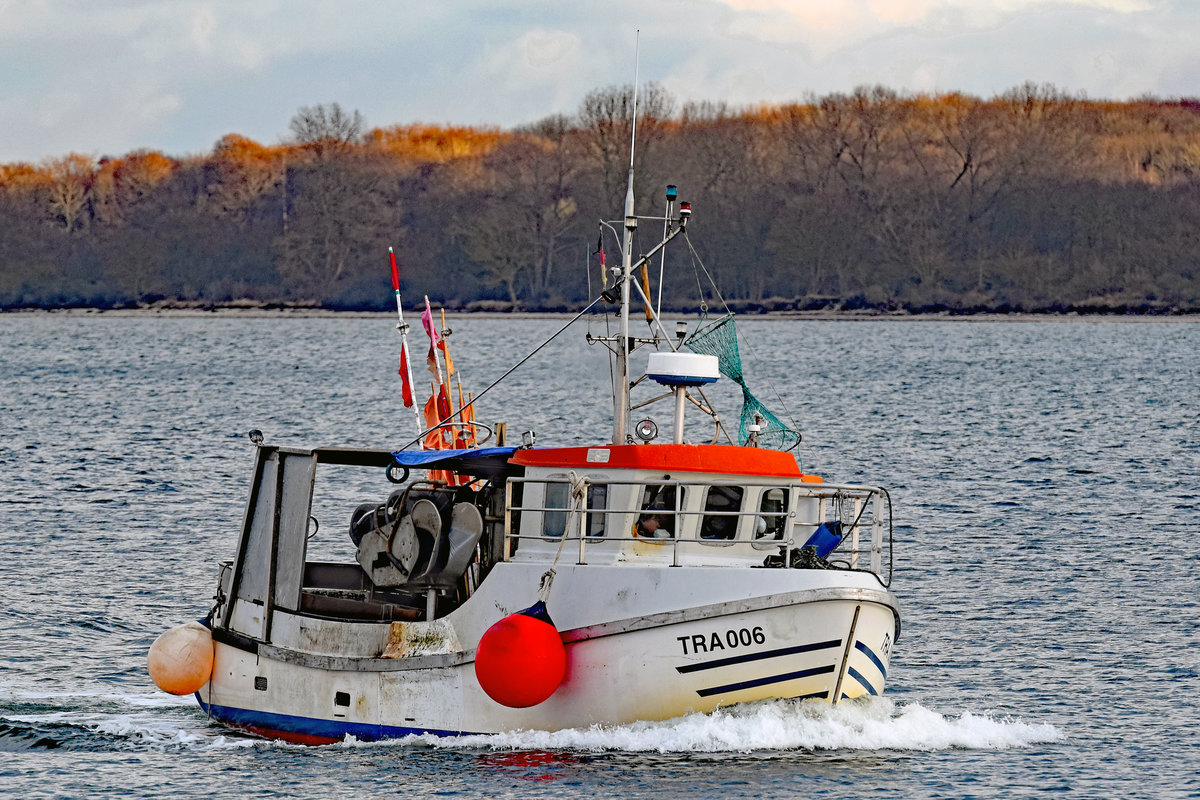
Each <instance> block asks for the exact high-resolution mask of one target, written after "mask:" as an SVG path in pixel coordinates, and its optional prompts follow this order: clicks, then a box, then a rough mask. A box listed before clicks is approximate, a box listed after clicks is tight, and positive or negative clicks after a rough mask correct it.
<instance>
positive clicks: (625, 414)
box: [612, 30, 642, 444]
mask: <svg viewBox="0 0 1200 800" xmlns="http://www.w3.org/2000/svg"><path fill="white" fill-rule="evenodd" d="M641 35H642V32H641V31H640V30H639V31H638V32H637V37H638V38H637V43H636V44H634V50H633V118H632V121H631V124H630V126H629V127H630V129H631V130H630V134H629V181H628V183H627V185H626V188H625V237H624V241H622V242H621V325H620V330H619V331H618V334H619V336H620V337H621V343H620V346H619V347H617V349H616V354H617V358H616V361H617V385H616V391H614V392H613V441H612V443H613V444H625V439H626V436H627V435H628V434H627V433H626V430H627V428H628V426H629V281H630V279H631V277H632V274H633V232H634V231H635V230H636V229H637V217H636V216H634V211H633V154H634V149H635V147H636V146H637V93H638V49H639V48H640V46H641Z"/></svg>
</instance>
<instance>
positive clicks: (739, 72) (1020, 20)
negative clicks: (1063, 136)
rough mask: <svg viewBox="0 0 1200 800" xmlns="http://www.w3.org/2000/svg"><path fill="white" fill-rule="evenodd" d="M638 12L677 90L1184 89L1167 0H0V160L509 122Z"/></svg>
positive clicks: (574, 103)
mask: <svg viewBox="0 0 1200 800" xmlns="http://www.w3.org/2000/svg"><path fill="white" fill-rule="evenodd" d="M635 28H640V29H641V31H642V33H641V79H642V80H643V81H648V80H656V81H659V82H660V83H662V84H663V85H664V86H665V87H666V88H667V89H668V90H670V91H672V92H673V93H675V94H676V95H677V97H678V99H680V100H681V101H687V100H712V101H718V102H721V101H724V102H728V103H730V104H732V105H735V106H736V105H742V104H754V103H758V102H785V101H789V100H796V99H800V98H802V97H803V96H804V95H805V94H806V93H810V92H811V93H816V94H822V93H828V92H833V91H849V90H850V89H852V88H853V87H854V86H855V85H856V84H875V83H879V84H884V85H887V86H890V87H893V88H896V89H899V90H911V91H944V90H962V91H967V92H970V93H975V94H983V95H989V94H994V93H996V92H999V91H1003V90H1004V89H1007V88H1010V87H1012V86H1016V85H1019V84H1021V83H1023V82H1025V81H1027V80H1032V81H1035V82H1039V83H1041V82H1050V83H1054V84H1055V85H1057V86H1059V87H1060V88H1063V89H1065V90H1068V91H1086V92H1087V93H1088V94H1089V95H1092V96H1098V97H1103V96H1113V97H1127V96H1133V95H1138V94H1143V93H1158V94H1182V93H1195V92H1196V91H1197V90H1196V88H1195V87H1196V86H1200V55H1198V53H1200V48H1197V47H1196V42H1195V33H1194V32H1195V31H1197V30H1200V4H1195V3H1191V2H1183V0H1174V1H1172V0H1058V1H1057V2H1048V1H1047V0H793V1H792V2H784V0H654V1H653V2H646V0H610V2H609V3H607V4H605V5H603V6H600V5H596V4H586V3H576V4H571V3H561V2H549V1H548V0H508V2H506V3H504V4H495V3H493V2H489V0H456V2H454V3H439V4H435V3H403V4H380V3H378V2H376V1H375V0H342V2H339V3H336V4H333V3H328V2H326V0H255V2H252V3H248V2H244V0H105V2H103V3H98V2H93V3H80V2H76V1H75V0H0V75H3V76H4V81H3V82H0V162H6V161H13V160H18V159H33V160H36V159H38V158H42V157H45V156H50V155H60V154H62V153H65V152H67V151H70V150H77V151H82V152H92V153H100V154H120V153H122V152H126V151H128V150H132V149H135V148H140V147H149V148H155V149H162V150H164V151H166V152H169V153H173V154H185V153H189V152H199V151H205V150H207V149H208V148H210V147H211V146H212V143H213V142H215V141H216V140H217V139H218V138H219V137H220V136H222V135H224V134H226V133H230V132H237V133H242V134H244V135H247V136H250V137H251V138H255V139H258V140H259V141H267V142H269V141H274V140H276V139H277V138H278V137H279V136H280V135H281V134H283V133H284V132H286V130H287V121H288V119H289V118H290V117H291V115H292V114H293V113H294V112H295V110H296V109H297V108H299V107H300V106H303V105H312V104H314V103H321V102H331V101H337V102H339V103H341V104H342V105H343V106H344V107H347V108H357V109H359V110H361V111H362V112H363V113H364V115H365V116H366V118H367V122H368V124H369V125H390V124H396V123H404V122H416V121H425V122H435V123H440V122H444V123H455V124H493V125H501V126H511V125H516V124H521V123H524V122H530V121H533V120H536V119H539V118H541V117H544V116H546V115H548V114H551V113H571V112H573V111H575V110H576V109H577V108H578V107H579V103H580V102H581V101H582V99H583V97H584V95H585V94H586V93H587V92H588V91H589V90H591V89H595V88H598V87H602V86H607V85H612V84H625V83H628V82H630V81H631V80H632V77H633V49H634V30H635Z"/></svg>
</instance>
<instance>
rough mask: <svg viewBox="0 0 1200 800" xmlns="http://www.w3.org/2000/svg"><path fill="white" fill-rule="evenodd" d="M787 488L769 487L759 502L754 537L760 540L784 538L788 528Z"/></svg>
mask: <svg viewBox="0 0 1200 800" xmlns="http://www.w3.org/2000/svg"><path fill="white" fill-rule="evenodd" d="M787 505H788V492H787V489H779V488H777V489H767V490H766V491H765V492H763V493H762V500H761V501H760V502H759V505H758V511H759V515H758V517H757V518H755V520H754V525H755V528H754V538H755V539H759V540H764V539H777V540H782V539H783V538H784V531H785V530H786V529H787V511H788V507H787Z"/></svg>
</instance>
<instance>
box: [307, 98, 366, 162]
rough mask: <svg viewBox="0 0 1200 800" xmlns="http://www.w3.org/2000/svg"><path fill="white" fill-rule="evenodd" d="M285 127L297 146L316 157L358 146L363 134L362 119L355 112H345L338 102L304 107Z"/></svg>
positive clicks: (359, 114)
mask: <svg viewBox="0 0 1200 800" xmlns="http://www.w3.org/2000/svg"><path fill="white" fill-rule="evenodd" d="M288 128H290V129H291V131H292V133H293V134H294V135H295V141H296V143H297V144H300V145H303V146H304V147H307V148H309V149H311V150H312V151H313V152H315V153H316V154H317V156H321V155H324V154H325V153H326V152H328V151H330V150H344V149H346V148H347V147H349V146H350V145H353V144H357V143H358V142H359V139H360V138H361V136H362V132H363V116H362V114H361V113H359V112H358V111H357V110H356V111H353V112H350V113H347V112H346V111H343V110H342V107H341V106H340V105H338V104H337V103H322V104H320V105H316V106H303V107H301V108H300V110H299V111H297V112H296V115H295V116H294V117H292V121H291V122H290V123H288Z"/></svg>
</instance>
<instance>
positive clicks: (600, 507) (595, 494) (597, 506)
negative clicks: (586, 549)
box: [542, 481, 608, 539]
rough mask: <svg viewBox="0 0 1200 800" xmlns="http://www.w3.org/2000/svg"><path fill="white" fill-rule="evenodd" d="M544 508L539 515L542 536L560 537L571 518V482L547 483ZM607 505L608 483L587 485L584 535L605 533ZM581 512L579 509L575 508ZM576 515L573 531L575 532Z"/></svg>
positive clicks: (596, 536) (595, 536) (592, 535)
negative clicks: (540, 517) (540, 516)
mask: <svg viewBox="0 0 1200 800" xmlns="http://www.w3.org/2000/svg"><path fill="white" fill-rule="evenodd" d="M543 506H544V507H545V508H546V509H547V510H546V511H544V512H543V515H542V536H545V537H547V538H551V539H558V538H560V537H562V535H563V534H564V533H566V530H567V523H568V522H569V521H570V519H571V485H570V484H569V483H567V482H566V481H559V482H548V483H546V500H545V503H544V504H543ZM607 508H608V486H607V485H603V484H600V485H597V484H589V485H588V488H587V517H586V519H585V520H584V535H585V536H588V537H589V538H598V537H601V536H603V535H604V527H605V526H604V520H605V513H604V512H605V510H606V509H607ZM577 513H579V514H583V513H584V510H583V509H582V508H580V509H578V512H577ZM578 524H579V523H578V518H576V523H575V526H576V527H575V531H576V534H575V535H578V530H579V528H578Z"/></svg>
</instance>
